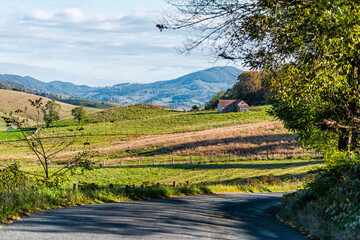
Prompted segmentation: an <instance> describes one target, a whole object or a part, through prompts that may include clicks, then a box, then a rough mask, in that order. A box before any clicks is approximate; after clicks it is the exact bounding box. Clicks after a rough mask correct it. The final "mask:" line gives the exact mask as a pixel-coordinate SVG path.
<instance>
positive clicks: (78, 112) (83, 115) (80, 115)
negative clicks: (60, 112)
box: [71, 106, 89, 126]
mask: <svg viewBox="0 0 360 240" xmlns="http://www.w3.org/2000/svg"><path fill="white" fill-rule="evenodd" d="M71 115H72V116H73V117H74V119H75V120H76V121H78V125H79V126H80V125H81V121H84V120H86V119H88V118H89V116H88V112H87V111H86V110H85V109H84V107H83V106H80V107H76V108H74V109H72V110H71Z"/></svg>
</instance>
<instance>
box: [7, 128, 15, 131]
mask: <svg viewBox="0 0 360 240" xmlns="http://www.w3.org/2000/svg"><path fill="white" fill-rule="evenodd" d="M14 129H17V128H16V127H9V128H8V129H7V130H8V131H10V130H14Z"/></svg>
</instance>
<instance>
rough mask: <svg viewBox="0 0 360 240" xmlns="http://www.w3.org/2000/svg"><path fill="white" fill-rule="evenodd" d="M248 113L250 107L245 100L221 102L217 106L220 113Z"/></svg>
mask: <svg viewBox="0 0 360 240" xmlns="http://www.w3.org/2000/svg"><path fill="white" fill-rule="evenodd" d="M248 111H249V105H248V104H247V103H246V102H245V101H243V100H219V103H218V105H217V112H218V113H227V112H248Z"/></svg>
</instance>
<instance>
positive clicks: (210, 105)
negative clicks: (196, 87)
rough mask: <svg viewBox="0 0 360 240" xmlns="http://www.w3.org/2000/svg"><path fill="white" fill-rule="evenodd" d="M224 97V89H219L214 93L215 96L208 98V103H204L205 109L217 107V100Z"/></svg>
mask: <svg viewBox="0 0 360 240" xmlns="http://www.w3.org/2000/svg"><path fill="white" fill-rule="evenodd" d="M224 97H225V92H224V91H220V92H218V93H217V94H216V96H214V97H213V98H211V99H210V101H209V102H208V103H206V104H205V110H213V109H215V108H216V107H217V105H218V103H219V100H220V99H224Z"/></svg>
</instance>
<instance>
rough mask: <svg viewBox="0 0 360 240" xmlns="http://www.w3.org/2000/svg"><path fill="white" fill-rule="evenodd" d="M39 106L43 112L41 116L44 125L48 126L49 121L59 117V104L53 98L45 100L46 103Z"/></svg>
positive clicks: (51, 121)
mask: <svg viewBox="0 0 360 240" xmlns="http://www.w3.org/2000/svg"><path fill="white" fill-rule="evenodd" d="M40 99H41V98H40ZM30 101H31V100H30ZM31 102H32V101H31ZM33 103H34V104H35V102H32V104H33ZM40 108H41V111H42V112H43V118H44V122H45V124H46V127H50V124H51V123H53V122H54V121H57V120H59V119H60V115H59V113H60V109H61V105H60V104H58V103H56V100H55V99H52V100H49V101H47V102H46V104H45V105H44V106H41V107H40Z"/></svg>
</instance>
